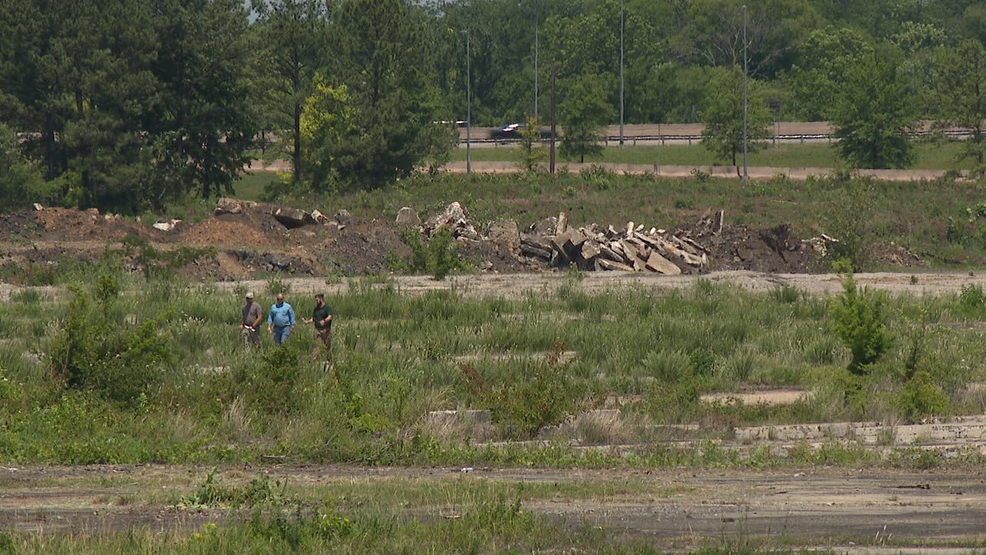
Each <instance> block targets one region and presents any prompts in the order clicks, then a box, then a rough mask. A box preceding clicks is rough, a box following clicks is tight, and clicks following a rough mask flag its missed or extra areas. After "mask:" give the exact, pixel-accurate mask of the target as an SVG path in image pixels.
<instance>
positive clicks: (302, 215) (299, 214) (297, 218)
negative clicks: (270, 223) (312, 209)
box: [271, 207, 315, 229]
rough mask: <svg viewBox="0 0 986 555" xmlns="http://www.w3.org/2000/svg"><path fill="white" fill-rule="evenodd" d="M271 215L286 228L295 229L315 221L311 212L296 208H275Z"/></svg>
mask: <svg viewBox="0 0 986 555" xmlns="http://www.w3.org/2000/svg"><path fill="white" fill-rule="evenodd" d="M271 215H272V216H274V219H276V220H277V221H278V222H280V223H281V225H283V226H284V227H286V228H288V229H295V228H298V227H302V226H306V225H308V224H313V223H315V220H314V219H313V218H312V215H311V214H309V213H308V212H305V211H304V210H299V209H297V208H285V207H280V208H275V209H274V211H273V212H272V213H271Z"/></svg>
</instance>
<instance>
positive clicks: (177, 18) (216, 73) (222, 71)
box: [151, 0, 257, 198]
mask: <svg viewBox="0 0 986 555" xmlns="http://www.w3.org/2000/svg"><path fill="white" fill-rule="evenodd" d="M153 1H154V4H155V13H156V17H155V18H154V22H155V24H156V25H157V30H158V37H159V41H158V43H159V45H160V46H159V51H158V54H157V57H156V59H155V61H154V63H153V65H152V68H153V72H154V75H155V76H156V77H157V80H158V86H157V89H158V98H159V99H160V104H159V107H158V111H157V113H156V114H155V118H154V126H153V130H154V133H155V136H156V145H157V147H158V156H157V157H156V162H157V164H156V166H157V167H158V168H159V169H160V170H161V171H158V172H155V174H154V175H153V176H152V178H151V183H153V186H154V188H155V191H154V192H155V195H156V197H157V198H163V197H165V196H170V197H176V196H179V195H181V194H184V193H185V192H187V191H197V192H198V193H199V194H200V195H201V196H202V197H203V198H208V197H209V196H211V195H220V194H222V193H232V192H233V188H232V184H233V181H234V180H235V179H236V178H237V177H238V176H239V174H240V173H241V172H242V170H243V166H244V164H246V163H247V162H248V161H249V159H250V157H249V155H248V151H249V149H250V148H252V146H253V144H254V141H253V139H254V136H255V135H256V133H257V124H256V117H255V114H254V111H253V110H252V104H253V101H254V99H253V97H252V93H253V91H252V89H251V80H250V74H249V72H250V69H251V68H250V63H251V58H252V53H251V52H250V50H249V47H250V43H249V41H248V37H249V35H248V33H247V29H248V28H247V13H246V11H245V10H244V8H243V3H242V2H241V1H240V0H153Z"/></svg>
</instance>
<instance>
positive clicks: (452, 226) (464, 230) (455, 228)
mask: <svg viewBox="0 0 986 555" xmlns="http://www.w3.org/2000/svg"><path fill="white" fill-rule="evenodd" d="M444 229H448V230H449V231H450V232H451V233H452V237H453V238H455V239H459V238H466V239H471V240H474V241H478V240H479V239H480V235H479V233H478V232H477V231H476V227H475V226H474V225H473V223H472V220H471V219H470V218H469V211H468V210H466V209H465V207H463V206H462V205H461V204H459V203H458V202H453V203H452V204H450V205H448V206H446V207H445V210H443V211H442V212H440V213H438V214H435V215H434V216H432V217H430V218H428V221H427V222H425V225H424V231H425V233H426V234H427V235H428V236H429V237H431V236H432V235H435V234H436V233H439V232H441V231H442V230H444Z"/></svg>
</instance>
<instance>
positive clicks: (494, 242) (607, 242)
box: [0, 199, 923, 284]
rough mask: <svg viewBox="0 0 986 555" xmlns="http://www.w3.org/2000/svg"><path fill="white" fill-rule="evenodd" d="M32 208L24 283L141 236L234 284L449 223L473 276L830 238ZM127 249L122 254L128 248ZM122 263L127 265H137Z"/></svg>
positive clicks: (659, 268) (803, 267) (345, 265)
mask: <svg viewBox="0 0 986 555" xmlns="http://www.w3.org/2000/svg"><path fill="white" fill-rule="evenodd" d="M39 208H41V209H38V210H30V211H22V212H16V213H12V214H6V215H2V216H0V281H2V282H7V283H12V284H21V283H25V282H27V281H30V280H29V279H28V278H27V277H25V273H27V272H26V270H27V269H30V268H37V267H42V266H47V267H52V268H57V267H58V266H59V264H61V263H62V262H65V261H67V260H72V261H77V260H98V259H100V258H101V257H103V256H104V255H105V253H106V252H107V251H114V250H116V251H122V250H124V249H123V246H124V245H130V246H131V247H133V245H135V244H139V243H144V244H146V245H149V246H151V247H153V248H154V249H156V250H157V251H159V252H168V251H175V250H179V249H184V250H185V251H184V252H185V254H189V253H190V256H189V257H188V259H187V260H184V261H183V263H182V264H183V265H182V267H181V268H177V270H178V271H179V273H180V274H181V275H183V276H184V277H186V278H192V279H197V280H205V279H209V280H218V281H234V280H244V279H250V278H251V277H256V276H261V275H262V276H268V275H270V274H272V273H279V274H284V275H285V277H287V276H292V275H293V276H299V277H301V276H318V275H327V274H332V275H345V276H359V275H375V274H379V273H381V272H393V271H399V270H400V268H401V267H402V265H405V264H407V263H408V261H409V260H410V258H411V254H412V248H411V246H409V243H408V241H407V237H408V236H407V235H406V234H407V233H411V235H415V234H417V235H418V236H419V237H420V241H421V243H422V244H425V245H426V244H427V243H428V242H429V240H430V237H431V236H433V235H435V234H437V233H438V232H439V231H441V230H442V229H449V230H450V231H451V232H452V235H453V238H454V239H455V244H457V245H458V252H459V256H460V257H461V258H462V259H464V261H465V262H466V263H467V265H468V266H469V267H470V268H472V269H473V271H476V272H479V273H490V274H516V273H542V272H546V271H551V270H559V269H562V270H563V269H564V268H566V267H567V266H568V265H569V264H570V263H571V264H573V265H577V266H578V267H579V268H580V269H582V270H617V271H619V270H634V269H636V271H637V272H636V273H638V274H640V275H642V276H643V275H645V274H648V273H658V274H672V275H673V274H678V273H681V274H708V273H710V272H719V271H741V270H746V271H754V272H769V273H783V274H804V273H814V272H818V271H820V270H823V269H824V268H825V267H826V265H825V262H824V255H825V252H826V249H827V248H829V247H830V246H831V244H832V242H833V241H834V239H832V238H829V237H825V236H822V237H815V238H810V239H805V238H800V237H796V236H795V235H794V234H793V233H792V231H791V229H790V227H789V226H787V225H780V226H776V227H773V228H767V229H755V228H750V227H747V226H742V225H730V224H729V223H728V221H724V219H723V217H722V213H721V212H718V213H711V212H710V213H708V214H707V215H706V216H705V217H703V218H702V219H701V220H699V221H698V222H696V223H695V224H693V225H688V226H681V227H678V228H674V229H668V230H664V229H657V228H656V227H651V226H650V225H649V224H646V223H637V224H634V223H633V222H613V223H586V222H578V223H576V222H568V223H567V226H566V223H565V220H564V214H561V215H559V216H558V217H551V218H545V219H544V220H542V221H541V222H539V223H537V224H535V225H533V226H531V228H525V229H519V228H518V226H517V224H516V223H515V222H514V221H512V220H500V221H498V222H473V221H472V220H470V219H469V215H468V210H467V209H466V208H465V207H460V206H458V203H454V204H453V205H450V206H449V208H448V209H446V211H445V212H444V213H441V212H440V213H438V214H435V215H432V217H431V218H430V219H429V220H428V221H427V222H423V223H422V220H424V216H425V215H422V217H421V219H419V218H418V216H417V214H416V213H414V212H413V210H411V209H405V210H407V211H410V212H409V213H410V214H412V217H413V220H411V223H404V224H398V223H396V222H395V221H384V220H371V221H360V220H358V219H356V218H354V217H353V216H351V215H349V214H348V212H346V211H344V210H341V211H339V212H338V213H337V214H335V215H334V216H333V217H331V218H330V217H327V216H324V215H322V214H320V213H318V212H317V211H313V212H311V213H309V212H304V211H301V210H296V209H291V208H283V207H278V206H273V205H264V204H258V203H252V202H241V201H235V200H233V199H221V200H220V203H219V206H218V207H217V209H216V211H215V213H214V214H211V215H210V216H209V217H207V218H206V219H205V220H203V221H201V222H198V223H195V224H186V223H184V222H180V221H172V222H159V223H157V224H155V225H154V226H151V225H148V222H144V223H139V222H135V221H131V220H126V219H123V218H120V217H119V216H115V215H110V214H100V213H99V212H98V211H96V210H89V211H80V210H75V209H64V208H43V207H39ZM453 208H454V209H455V210H453ZM450 210H453V211H452V212H449V211H450ZM443 218H444V219H443ZM717 218H718V219H717ZM628 226H629V227H628ZM634 226H635V229H634ZM566 229H567V233H566ZM648 230H649V231H648ZM566 240H567V242H566ZM878 247H879V248H875V249H874V252H873V256H874V257H875V259H876V261H877V262H878V263H879V264H881V265H883V266H894V267H901V268H915V269H920V268H921V267H922V266H923V263H922V261H921V260H920V259H919V258H918V257H916V256H914V255H913V254H911V253H910V252H908V251H907V249H905V248H903V247H901V246H897V245H880V246H878ZM132 251H133V249H131V250H130V251H128V256H130V257H131V259H133V258H135V257H136V254H135V253H134V252H132ZM655 261H656V262H657V264H655V263H654V262H655ZM131 262H132V264H131V265H132V266H133V267H134V268H135V269H136V268H137V267H138V266H139V263H138V262H135V261H134V260H131ZM606 273H608V272H606Z"/></svg>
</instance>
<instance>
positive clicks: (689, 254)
mask: <svg viewBox="0 0 986 555" xmlns="http://www.w3.org/2000/svg"><path fill="white" fill-rule="evenodd" d="M715 219H716V220H717V222H718V223H717V224H714V225H715V226H717V227H718V230H719V231H718V232H721V230H722V212H721V211H720V212H718V213H717V214H716V216H715ZM566 220H567V219H566V216H565V213H562V214H560V215H559V216H558V217H557V218H549V219H547V220H542V221H541V222H538V223H537V224H534V225H532V226H531V227H530V228H529V229H528V233H525V234H523V235H522V236H521V239H520V250H521V252H522V253H523V254H524V255H526V256H529V257H534V258H538V259H541V260H543V261H545V262H549V263H551V264H552V265H555V266H569V265H575V266H577V267H578V268H579V269H580V270H587V271H588V270H595V271H606V270H611V271H621V272H654V273H658V274H665V275H677V274H681V273H682V272H683V271H686V272H687V271H690V270H694V271H700V270H702V269H704V268H705V267H706V266H707V265H708V262H709V254H710V251H709V250H708V249H707V248H706V247H704V246H702V245H701V244H699V243H698V242H697V241H695V240H693V239H692V238H691V237H689V236H688V234H686V233H683V232H679V233H670V232H668V231H667V230H664V229H657V228H654V227H651V228H650V229H646V227H645V226H644V225H643V224H634V222H627V224H626V226H625V227H620V228H619V229H616V228H614V227H613V226H608V227H607V228H606V229H602V228H601V227H600V226H598V225H597V224H594V223H593V224H590V225H588V226H586V227H577V228H573V227H570V226H569V225H568V223H567V221H566ZM552 227H553V228H554V229H552ZM718 232H717V233H718Z"/></svg>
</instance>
